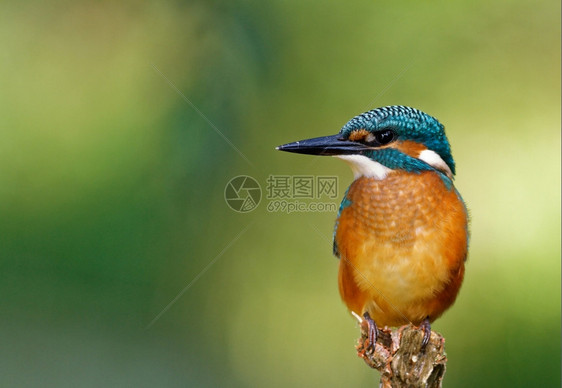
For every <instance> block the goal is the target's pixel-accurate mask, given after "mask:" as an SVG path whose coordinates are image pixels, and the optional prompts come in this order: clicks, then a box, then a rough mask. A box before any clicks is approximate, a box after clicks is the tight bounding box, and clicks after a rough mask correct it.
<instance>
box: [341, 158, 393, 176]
mask: <svg viewBox="0 0 562 388" xmlns="http://www.w3.org/2000/svg"><path fill="white" fill-rule="evenodd" d="M334 157H336V158H338V159H341V160H343V161H344V162H346V163H347V164H349V167H351V171H353V177H354V178H355V179H357V178H359V177H362V176H364V177H367V178H375V179H378V180H382V179H384V178H386V176H387V175H388V173H389V172H391V171H392V170H391V169H390V168H388V167H386V166H383V165H382V164H380V163H378V162H375V161H374V160H372V159H371V158H368V157H366V156H363V155H334Z"/></svg>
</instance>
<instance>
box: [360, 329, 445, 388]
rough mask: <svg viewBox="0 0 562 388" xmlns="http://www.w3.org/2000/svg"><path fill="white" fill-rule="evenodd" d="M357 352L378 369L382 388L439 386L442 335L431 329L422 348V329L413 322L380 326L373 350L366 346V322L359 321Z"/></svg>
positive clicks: (442, 344) (443, 365)
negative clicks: (392, 327) (391, 326)
mask: <svg viewBox="0 0 562 388" xmlns="http://www.w3.org/2000/svg"><path fill="white" fill-rule="evenodd" d="M360 326H361V338H359V340H358V344H357V346H356V349H357V355H358V356H359V357H361V358H362V359H363V360H364V361H365V363H366V364H367V365H369V366H370V367H371V368H373V369H376V370H378V371H379V372H380V373H381V380H380V387H382V388H391V387H392V388H396V387H408V388H418V387H420V388H421V387H424V388H425V387H427V388H439V387H441V383H442V381H443V375H444V374H445V366H446V363H447V355H446V354H445V338H443V336H441V334H439V333H436V332H434V331H432V332H431V336H430V339H429V343H428V344H427V346H426V347H425V349H422V340H423V334H424V332H423V329H420V328H418V327H416V326H413V325H406V326H402V327H400V328H398V329H395V330H390V329H387V328H384V329H379V334H378V337H377V341H376V343H375V349H374V351H373V350H371V349H369V345H370V344H369V336H368V324H367V322H366V321H364V320H363V321H362V322H361V325H360Z"/></svg>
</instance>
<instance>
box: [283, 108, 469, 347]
mask: <svg viewBox="0 0 562 388" xmlns="http://www.w3.org/2000/svg"><path fill="white" fill-rule="evenodd" d="M277 149H278V150H281V151H288V152H296V153H301V154H310V155H328V156H334V157H336V158H338V159H342V160H343V161H345V162H346V163H347V164H349V166H350V167H351V170H352V172H353V175H354V180H353V182H352V183H351V185H350V186H349V188H348V189H347V191H346V192H345V195H344V197H343V200H342V202H341V205H340V208H339V211H338V215H337V218H336V223H335V230H334V239H333V253H334V255H335V256H336V257H338V258H339V259H340V261H339V271H338V285H339V292H340V295H341V298H342V300H343V302H344V303H345V304H346V305H347V308H348V309H349V310H350V311H351V312H352V313H353V314H355V315H362V316H363V317H364V318H365V319H366V320H367V322H368V325H369V340H370V341H369V342H370V345H369V347H371V348H372V349H374V343H375V341H376V339H377V334H378V328H377V325H379V326H394V327H395V326H401V325H405V324H414V325H417V326H420V327H421V328H422V329H423V330H424V336H423V340H422V346H425V345H427V343H428V341H429V338H430V335H431V326H430V324H431V322H433V321H434V320H435V319H437V318H438V317H439V316H441V314H443V312H444V311H445V310H446V309H448V308H449V307H450V306H451V305H452V304H453V303H454V301H455V299H456V297H457V294H458V292H459V289H460V287H461V284H462V281H463V277H464V271H465V261H466V258H467V253H468V241H469V231H468V212H467V208H466V205H465V203H464V201H463V199H462V197H461V195H460V193H459V192H458V191H457V190H456V188H455V186H454V184H453V178H454V176H455V161H454V160H453V156H452V154H451V147H450V145H449V141H448V140H447V136H446V135H445V128H444V126H443V125H442V124H441V123H440V122H439V121H438V120H437V119H435V118H434V117H432V116H430V115H428V114H426V113H424V112H422V111H420V110H418V109H414V108H410V107H407V106H398V105H393V106H386V107H381V108H377V109H373V110H370V111H368V112H365V113H363V114H360V115H358V116H356V117H354V118H352V119H351V120H349V121H348V122H347V123H346V124H345V125H344V126H343V127H342V129H341V130H340V131H339V133H338V134H336V135H333V136H324V137H317V138H313V139H306V140H301V141H297V142H293V143H288V144H284V145H281V146H279V147H277Z"/></svg>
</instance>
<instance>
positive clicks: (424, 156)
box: [418, 150, 453, 179]
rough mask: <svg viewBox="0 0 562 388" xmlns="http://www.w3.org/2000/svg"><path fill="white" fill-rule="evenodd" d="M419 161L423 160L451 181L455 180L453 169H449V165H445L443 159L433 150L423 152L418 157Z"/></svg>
mask: <svg viewBox="0 0 562 388" xmlns="http://www.w3.org/2000/svg"><path fill="white" fill-rule="evenodd" d="M418 159H419V160H423V161H424V162H426V163H427V164H429V165H430V166H431V167H435V168H436V169H438V170H439V171H441V172H443V173H445V175H447V176H448V177H449V179H453V173H452V172H451V169H450V168H449V166H448V165H447V163H445V162H444V161H443V159H441V156H439V154H438V153H437V152H435V151H432V150H423V151H422V152H420V154H419V155H418Z"/></svg>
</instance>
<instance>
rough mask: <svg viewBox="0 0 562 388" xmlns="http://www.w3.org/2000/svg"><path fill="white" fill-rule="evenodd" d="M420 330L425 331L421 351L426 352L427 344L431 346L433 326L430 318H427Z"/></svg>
mask: <svg viewBox="0 0 562 388" xmlns="http://www.w3.org/2000/svg"><path fill="white" fill-rule="evenodd" d="M420 329H422V330H423V339H422V343H421V350H422V351H424V350H425V347H426V346H427V344H429V339H430V338H431V324H430V323H429V317H427V318H425V319H424V320H423V321H422V323H421V325H420Z"/></svg>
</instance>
